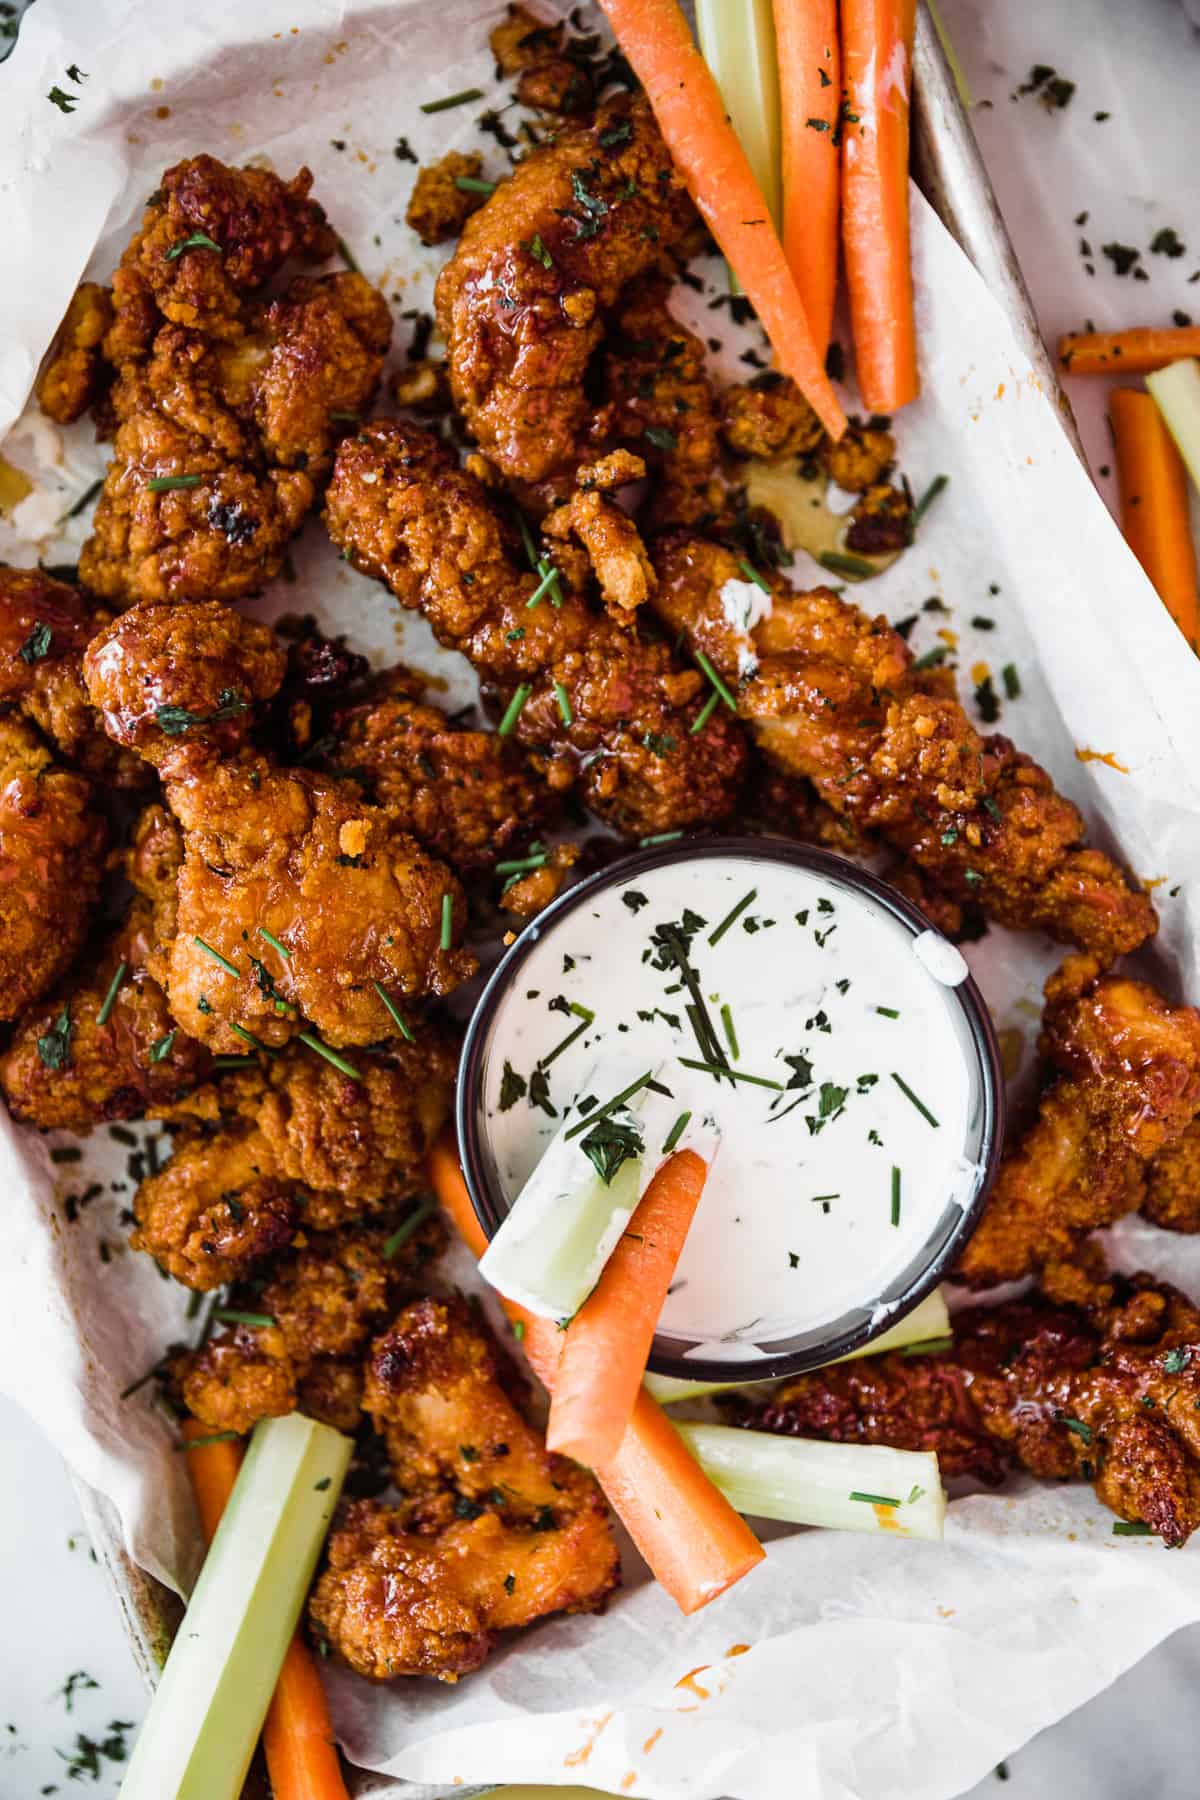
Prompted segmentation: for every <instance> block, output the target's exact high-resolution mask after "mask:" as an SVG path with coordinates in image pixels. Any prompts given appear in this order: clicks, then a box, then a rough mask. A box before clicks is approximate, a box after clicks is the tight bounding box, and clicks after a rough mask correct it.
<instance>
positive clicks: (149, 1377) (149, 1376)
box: [117, 1356, 167, 1400]
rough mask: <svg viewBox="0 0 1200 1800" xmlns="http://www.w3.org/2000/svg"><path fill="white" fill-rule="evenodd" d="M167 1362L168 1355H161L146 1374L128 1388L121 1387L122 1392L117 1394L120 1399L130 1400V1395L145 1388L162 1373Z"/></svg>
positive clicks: (132, 1382)
mask: <svg viewBox="0 0 1200 1800" xmlns="http://www.w3.org/2000/svg"><path fill="white" fill-rule="evenodd" d="M166 1364H167V1359H166V1357H165V1356H160V1357H159V1359H158V1361H157V1362H156V1363H155V1364H154V1365H153V1367H152V1368H149V1369H147V1370H146V1373H145V1374H144V1375H139V1376H138V1378H137V1380H136V1381H131V1382H130V1384H129V1386H128V1387H127V1388H122V1389H121V1392H120V1393H119V1394H118V1395H117V1398H118V1400H128V1399H129V1398H130V1396H131V1395H133V1394H136V1393H137V1392H138V1390H139V1389H140V1388H144V1387H145V1385H146V1383H147V1382H148V1381H153V1380H154V1377H155V1376H156V1375H159V1374H161V1373H162V1371H163V1370H164V1369H165V1368H166Z"/></svg>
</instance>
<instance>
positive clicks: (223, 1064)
mask: <svg viewBox="0 0 1200 1800" xmlns="http://www.w3.org/2000/svg"><path fill="white" fill-rule="evenodd" d="M253 1061H254V1058H253V1057H252V1056H234V1055H233V1054H232V1052H230V1053H229V1054H228V1055H226V1056H214V1057H213V1068H214V1069H248V1068H250V1066H251V1064H252V1063H253Z"/></svg>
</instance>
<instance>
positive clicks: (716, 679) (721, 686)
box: [696, 650, 737, 713]
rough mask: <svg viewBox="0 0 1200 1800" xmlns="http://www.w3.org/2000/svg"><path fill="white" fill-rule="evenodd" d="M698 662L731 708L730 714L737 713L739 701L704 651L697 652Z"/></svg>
mask: <svg viewBox="0 0 1200 1800" xmlns="http://www.w3.org/2000/svg"><path fill="white" fill-rule="evenodd" d="M696 661H697V662H698V663H699V665H700V667H701V668H702V669H703V670H704V673H705V674H706V675H707V676H708V679H709V680H710V681H711V682H712V684H713V686H714V687H715V688H716V690H717V692H718V694H720V696H721V698H722V700H723V701H724V702H725V704H726V706H727V707H728V708H729V710H730V712H731V713H735V712H736V711H737V701H736V700H735V699H734V697H733V695H732V694H731V693H730V691H729V689H728V688H727V687H726V685H725V683H724V682H723V681H722V679H721V677H720V676H719V675H718V674H717V671H716V670H715V669H714V668H713V666H712V664H711V663H710V662H709V660H708V658H707V656H705V654H704V652H703V650H697V652H696Z"/></svg>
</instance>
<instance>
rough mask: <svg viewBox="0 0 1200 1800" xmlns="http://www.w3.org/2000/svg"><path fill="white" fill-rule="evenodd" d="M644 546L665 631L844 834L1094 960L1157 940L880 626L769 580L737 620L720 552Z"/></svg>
mask: <svg viewBox="0 0 1200 1800" xmlns="http://www.w3.org/2000/svg"><path fill="white" fill-rule="evenodd" d="M653 550H654V561H655V567H656V570H657V572H658V584H657V587H656V590H655V593H654V595H653V598H652V600H651V605H652V606H653V607H654V609H655V611H656V612H657V613H658V615H659V617H660V618H661V619H662V621H663V623H664V624H665V625H666V626H667V627H668V629H669V630H670V631H671V632H673V633H675V632H683V633H684V634H685V637H686V639H687V641H688V642H689V643H690V644H691V647H692V649H693V651H704V652H705V653H706V654H707V655H708V656H709V657H710V658H711V659H712V661H713V663H714V665H715V666H716V668H717V669H718V670H719V671H720V672H721V674H722V675H723V676H724V677H725V680H726V681H727V682H728V683H729V685H730V687H731V688H734V689H736V692H737V699H738V703H739V708H738V709H739V712H740V713H741V714H742V716H743V717H744V718H746V719H747V720H748V721H749V723H750V725H751V727H752V729H753V730H754V733H755V736H756V739H757V742H758V745H759V748H760V749H761V750H762V752H763V753H764V755H765V756H766V757H767V758H768V759H769V760H771V761H772V762H774V763H775V764H776V765H777V766H778V767H780V768H781V769H783V770H784V771H785V772H787V773H788V774H789V775H798V776H802V777H804V778H805V779H807V780H808V781H810V782H811V783H812V784H813V787H814V789H815V791H816V793H817V795H818V797H819V798H820V799H821V800H822V801H823V802H824V803H825V804H826V805H827V806H829V807H831V808H832V809H833V811H835V812H837V813H840V814H843V815H845V816H846V817H847V818H849V819H850V820H851V821H852V822H853V824H854V825H855V827H856V828H857V829H858V830H860V831H864V832H867V833H878V835H879V836H880V837H881V838H883V840H884V841H885V842H886V843H887V844H889V845H890V846H891V848H892V849H893V850H895V851H897V852H899V854H900V855H902V856H904V857H905V858H907V859H909V860H911V861H912V862H914V863H916V864H917V865H918V866H919V867H920V868H921V869H922V870H923V871H925V873H926V874H927V875H928V876H929V877H930V878H931V880H932V881H933V883H934V885H935V886H936V887H937V888H938V889H940V890H941V891H942V892H944V893H945V894H946V895H948V896H949V897H950V898H952V899H955V900H958V901H960V902H974V903H975V904H977V905H978V906H979V907H980V909H981V910H982V911H983V912H984V913H985V914H986V915H987V916H988V917H989V918H993V919H997V920H999V921H1000V922H1001V923H1002V924H1005V925H1011V926H1013V927H1014V928H1015V929H1018V930H1021V929H1041V930H1043V931H1047V932H1049V933H1050V935H1051V936H1053V937H1055V938H1057V939H1058V940H1059V941H1060V942H1063V943H1068V944H1071V943H1073V944H1077V945H1079V946H1080V947H1082V948H1084V949H1086V950H1089V951H1094V952H1095V953H1096V954H1097V955H1098V956H1099V957H1101V958H1102V959H1103V960H1105V961H1108V962H1111V961H1112V960H1113V959H1114V958H1115V957H1117V956H1119V955H1122V954H1125V953H1127V952H1129V951H1132V950H1135V949H1136V948H1137V947H1138V945H1139V944H1141V943H1144V942H1145V940H1146V939H1147V938H1148V937H1150V936H1151V935H1152V934H1153V932H1154V931H1155V930H1156V929H1157V919H1156V917H1155V913H1154V908H1153V905H1152V904H1151V901H1150V899H1149V897H1148V896H1147V895H1146V894H1145V893H1144V892H1143V891H1142V890H1140V889H1138V888H1135V887H1134V885H1133V884H1132V882H1131V880H1130V879H1129V877H1128V876H1127V875H1126V874H1125V872H1124V871H1123V870H1122V869H1120V868H1119V867H1118V866H1117V865H1116V864H1115V863H1114V862H1112V861H1111V859H1110V858H1109V857H1107V856H1105V855H1103V854H1102V853H1101V852H1100V851H1098V850H1091V849H1089V848H1087V846H1086V839H1085V827H1084V822H1083V818H1082V816H1081V814H1080V812H1079V810H1078V808H1077V807H1076V806H1074V805H1073V804H1072V802H1071V801H1070V800H1068V799H1067V798H1066V797H1065V796H1064V795H1062V794H1059V793H1058V792H1057V791H1056V790H1055V787H1054V784H1053V782H1052V781H1051V779H1050V777H1049V775H1048V774H1047V773H1046V771H1045V770H1044V769H1042V768H1040V767H1039V766H1038V764H1037V763H1035V762H1033V761H1032V759H1031V758H1029V757H1027V756H1024V755H1022V753H1021V752H1020V751H1018V750H1017V749H1015V747H1014V746H1013V745H1012V744H1011V743H1010V742H1009V740H1008V739H1007V738H1004V737H999V736H992V737H981V736H980V734H979V733H978V732H977V731H976V729H975V727H974V725H973V724H972V723H971V721H970V720H969V719H968V717H967V715H966V713H965V711H964V709H963V707H962V706H961V705H960V703H959V702H958V700H957V699H955V698H953V697H952V696H951V695H950V694H947V693H945V692H942V691H940V689H938V688H935V687H934V686H933V685H932V684H929V683H927V682H926V680H925V678H924V677H923V676H921V675H920V674H914V672H913V669H912V661H913V658H912V653H911V651H910V650H909V648H908V645H907V644H906V643H905V641H904V639H903V638H901V637H900V636H899V635H898V634H897V633H896V632H894V631H893V630H892V629H891V627H890V626H889V625H888V623H887V621H886V620H885V619H882V618H877V619H872V618H871V617H869V615H868V614H866V613H864V612H862V611H861V610H860V609H859V608H858V607H857V606H854V605H852V604H851V603H850V602H848V601H846V600H843V599H839V598H838V596H837V595H835V594H833V593H831V592H830V590H829V589H827V588H815V589H814V590H813V591H812V592H810V593H797V592H795V591H794V590H793V589H791V588H790V587H788V586H787V584H786V583H785V582H784V581H783V580H782V578H781V577H779V576H778V575H773V576H771V578H770V586H771V590H772V595H771V598H772V605H771V607H770V608H769V609H768V611H767V614H766V616H765V617H763V618H761V619H759V620H758V622H757V623H753V622H749V621H747V622H739V621H738V620H737V619H736V617H734V616H731V613H730V611H729V610H728V609H727V607H726V605H725V603H724V601H723V599H722V594H723V592H724V590H725V588H726V585H727V584H728V583H730V582H737V581H740V580H742V579H743V571H742V569H741V567H740V564H739V561H738V558H737V556H736V555H735V554H734V552H733V551H731V550H729V549H726V548H725V547H724V546H723V545H720V544H716V543H712V542H710V541H708V540H705V539H702V538H696V537H689V536H687V535H685V534H683V533H677V534H671V535H669V536H668V537H665V538H663V539H660V540H657V541H656V542H655V544H654V546H653Z"/></svg>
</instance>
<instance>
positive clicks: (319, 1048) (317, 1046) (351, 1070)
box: [234, 1025, 362, 1081]
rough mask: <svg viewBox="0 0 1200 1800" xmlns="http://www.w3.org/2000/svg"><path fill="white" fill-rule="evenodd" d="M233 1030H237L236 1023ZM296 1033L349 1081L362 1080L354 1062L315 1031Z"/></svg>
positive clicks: (303, 1042) (301, 1040)
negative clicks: (338, 1051) (324, 1040)
mask: <svg viewBox="0 0 1200 1800" xmlns="http://www.w3.org/2000/svg"><path fill="white" fill-rule="evenodd" d="M234 1030H235V1031H236V1030H237V1027H236V1025H235V1026H234ZM298 1035H299V1038H300V1042H301V1043H302V1044H307V1045H308V1047H309V1049H310V1050H315V1051H316V1053H317V1055H318V1056H323V1057H324V1058H325V1061H326V1062H327V1063H332V1064H333V1066H334V1068H335V1069H339V1070H340V1071H341V1073H342V1074H343V1075H348V1076H349V1077H350V1079H351V1081H361V1080H362V1076H361V1074H360V1073H359V1071H358V1070H357V1069H356V1068H355V1067H354V1064H353V1063H348V1062H347V1061H346V1059H345V1057H344V1056H339V1055H338V1053H337V1051H336V1050H331V1049H330V1048H329V1045H328V1044H323V1043H322V1042H321V1040H320V1038H319V1037H318V1036H317V1035H316V1033H315V1032H313V1031H302V1032H300V1033H299V1034H298Z"/></svg>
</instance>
